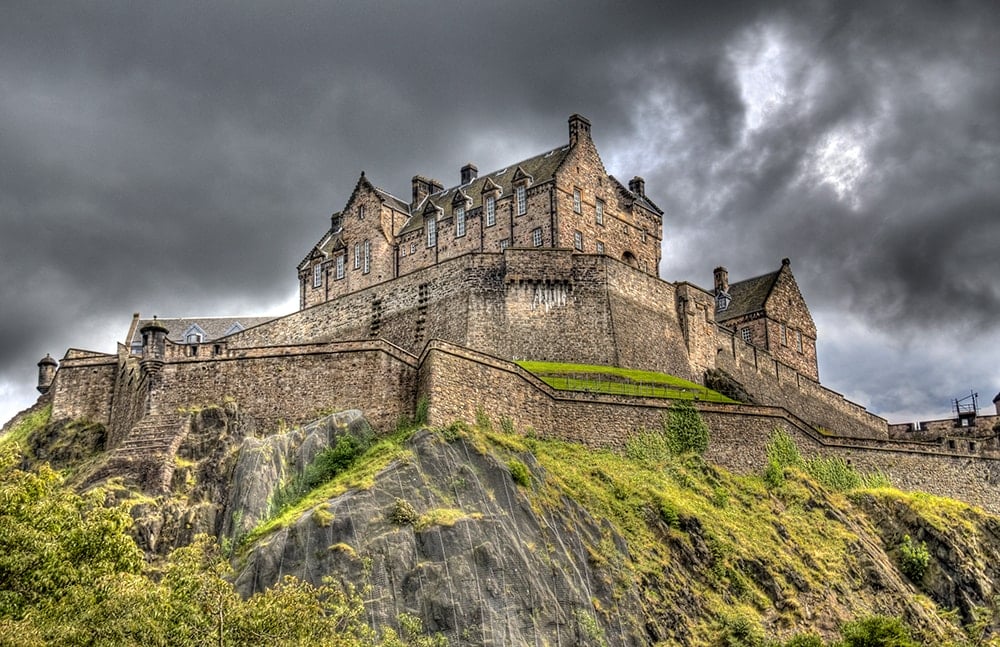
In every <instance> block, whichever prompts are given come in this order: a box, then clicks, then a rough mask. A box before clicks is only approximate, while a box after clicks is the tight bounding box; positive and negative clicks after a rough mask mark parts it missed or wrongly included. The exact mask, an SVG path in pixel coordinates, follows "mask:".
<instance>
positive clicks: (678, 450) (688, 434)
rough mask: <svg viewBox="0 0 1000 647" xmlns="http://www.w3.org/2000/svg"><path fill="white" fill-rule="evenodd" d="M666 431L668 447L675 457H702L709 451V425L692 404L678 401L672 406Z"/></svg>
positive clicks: (667, 419) (668, 414) (666, 423)
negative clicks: (691, 454)
mask: <svg viewBox="0 0 1000 647" xmlns="http://www.w3.org/2000/svg"><path fill="white" fill-rule="evenodd" d="M665 430H666V436H667V446H668V447H669V448H670V452H671V453H672V454H674V455H675V456H679V455H681V454H689V453H694V454H699V455H701V454H704V453H705V450H706V449H708V425H706V424H705V421H704V420H702V419H701V414H699V413H698V411H697V409H695V408H694V406H692V405H691V403H690V402H687V401H685V400H678V401H676V402H674V403H672V404H671V405H670V410H669V412H668V413H667V418H666V422H665Z"/></svg>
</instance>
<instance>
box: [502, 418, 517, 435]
mask: <svg viewBox="0 0 1000 647" xmlns="http://www.w3.org/2000/svg"><path fill="white" fill-rule="evenodd" d="M500 431H502V432H504V433H505V434H513V433H514V419H513V418H511V417H510V416H500Z"/></svg>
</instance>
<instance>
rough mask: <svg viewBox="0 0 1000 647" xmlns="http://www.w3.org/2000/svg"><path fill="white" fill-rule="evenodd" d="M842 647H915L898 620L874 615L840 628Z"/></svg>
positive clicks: (908, 632)
mask: <svg viewBox="0 0 1000 647" xmlns="http://www.w3.org/2000/svg"><path fill="white" fill-rule="evenodd" d="M840 635H841V637H843V639H844V640H843V641H842V642H841V645H842V646H843V647H917V643H915V642H913V639H912V638H911V637H910V631H909V630H908V629H907V628H906V625H904V624H903V622H902V621H901V620H899V619H898V618H890V617H888V616H880V615H874V616H869V617H867V618H862V619H860V620H855V621H853V622H848V623H846V624H844V626H842V627H841V628H840Z"/></svg>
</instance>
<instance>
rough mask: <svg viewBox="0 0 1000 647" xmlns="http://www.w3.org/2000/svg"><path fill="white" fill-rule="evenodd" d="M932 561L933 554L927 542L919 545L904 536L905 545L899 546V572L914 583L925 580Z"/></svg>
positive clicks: (907, 536)
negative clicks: (925, 574)
mask: <svg viewBox="0 0 1000 647" xmlns="http://www.w3.org/2000/svg"><path fill="white" fill-rule="evenodd" d="M930 561H931V554H930V552H928V550H927V543H926V542H923V541H922V542H920V543H919V544H917V543H916V542H914V541H913V540H912V539H910V536H909V535H904V536H903V543H902V544H900V545H899V570H901V571H903V574H904V575H906V577H908V578H910V579H911V580H913V581H914V582H919V581H920V580H922V579H924V573H926V572H927V566H928V564H930Z"/></svg>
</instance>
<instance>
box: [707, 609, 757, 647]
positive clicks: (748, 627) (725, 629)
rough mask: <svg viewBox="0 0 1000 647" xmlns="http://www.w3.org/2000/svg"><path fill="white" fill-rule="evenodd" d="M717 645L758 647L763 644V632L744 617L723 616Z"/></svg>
mask: <svg viewBox="0 0 1000 647" xmlns="http://www.w3.org/2000/svg"><path fill="white" fill-rule="evenodd" d="M720 622H721V624H722V631H721V632H720V636H719V640H718V644H720V645H726V647H759V646H762V645H763V644H764V632H763V631H762V630H761V628H760V626H759V625H758V624H757V623H756V622H754V621H753V620H751V619H750V618H748V617H747V616H745V615H731V616H723V617H722V618H721V619H720Z"/></svg>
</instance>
